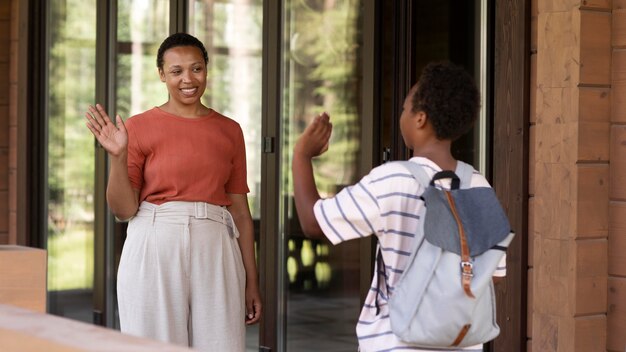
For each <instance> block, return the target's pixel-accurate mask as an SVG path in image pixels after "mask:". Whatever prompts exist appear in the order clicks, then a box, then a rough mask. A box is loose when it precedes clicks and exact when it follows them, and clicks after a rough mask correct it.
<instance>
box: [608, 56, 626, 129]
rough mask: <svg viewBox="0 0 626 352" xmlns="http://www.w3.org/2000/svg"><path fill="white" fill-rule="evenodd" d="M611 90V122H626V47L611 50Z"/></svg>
mask: <svg viewBox="0 0 626 352" xmlns="http://www.w3.org/2000/svg"><path fill="white" fill-rule="evenodd" d="M611 90H612V92H611V122H613V123H626V49H620V50H614V51H613V59H612V74H611Z"/></svg>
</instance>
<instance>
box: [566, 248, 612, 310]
mask: <svg viewBox="0 0 626 352" xmlns="http://www.w3.org/2000/svg"><path fill="white" fill-rule="evenodd" d="M607 245H608V243H607V241H606V239H598V240H582V241H581V240H579V241H576V258H575V260H576V279H575V286H576V288H575V289H576V299H575V301H574V302H572V303H573V304H574V307H572V308H573V309H572V312H573V313H574V315H576V316H581V315H591V314H597V315H604V313H605V312H606V297H607V292H606V291H607V275H606V273H607V266H608V259H607V255H606V253H607ZM577 319H578V318H577Z"/></svg>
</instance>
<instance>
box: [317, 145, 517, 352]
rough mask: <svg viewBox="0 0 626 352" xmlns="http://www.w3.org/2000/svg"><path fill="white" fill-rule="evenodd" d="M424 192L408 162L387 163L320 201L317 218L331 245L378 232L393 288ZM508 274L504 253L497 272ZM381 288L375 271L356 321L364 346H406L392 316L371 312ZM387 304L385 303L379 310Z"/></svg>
mask: <svg viewBox="0 0 626 352" xmlns="http://www.w3.org/2000/svg"><path fill="white" fill-rule="evenodd" d="M411 162H415V163H418V164H420V165H421V166H422V167H423V168H424V169H425V170H426V172H427V173H428V174H429V176H432V175H434V174H435V173H436V172H438V171H441V169H440V168H439V166H437V165H436V164H435V163H433V162H432V161H430V160H429V159H426V158H420V157H416V158H412V159H411ZM438 185H439V186H441V187H443V188H449V187H450V182H449V180H441V181H440V182H438ZM479 186H480V187H490V186H489V183H488V182H487V180H486V179H485V178H484V177H483V176H482V175H480V174H479V173H477V172H476V173H474V175H473V176H472V181H471V187H479ZM423 191H424V189H423V188H422V187H421V186H420V185H419V183H418V182H417V181H416V180H415V179H414V178H413V176H412V175H411V173H410V172H409V171H408V170H407V169H406V168H405V167H403V166H402V165H399V164H398V163H387V164H384V165H381V166H379V167H377V168H374V169H372V170H371V172H370V173H369V174H368V175H366V176H365V177H363V178H362V179H361V180H360V181H359V182H358V183H356V184H355V185H353V186H349V187H346V188H344V189H343V190H342V191H341V192H339V193H338V194H337V195H335V196H334V197H332V198H328V199H323V200H319V201H317V202H316V204H315V207H314V212H315V217H316V219H317V221H318V223H319V225H320V227H321V229H322V231H323V232H324V234H325V235H326V237H327V238H328V239H329V240H330V241H331V242H332V243H333V244H338V243H341V242H343V241H347V240H351V239H355V238H361V237H366V236H369V235H371V234H375V235H376V236H377V237H378V244H379V246H380V249H381V253H382V255H383V258H384V262H385V269H386V270H385V275H386V276H387V283H388V284H389V285H390V286H391V287H392V288H393V286H395V283H396V282H397V280H398V279H399V277H400V275H401V274H402V272H403V271H404V269H405V268H406V266H407V264H408V259H409V256H410V254H411V253H410V248H413V246H414V242H413V241H415V239H414V234H413V233H414V232H415V229H416V228H417V226H419V225H420V221H421V220H420V218H419V216H418V215H417V214H419V212H420V210H421V209H422V207H423V206H424V203H423V201H422V199H421V197H420V196H421V194H422V193H423ZM377 270H378V269H376V271H375V272H377ZM505 274H506V255H505V256H504V258H503V259H502V261H501V262H500V264H499V266H498V270H497V271H496V273H495V276H504V275H505ZM377 290H378V282H377V277H376V276H374V278H373V280H372V287H371V289H370V292H369V293H368V295H367V297H366V299H365V304H364V306H363V309H362V312H361V316H360V318H359V324H358V325H357V335H358V337H359V342H360V344H361V350H363V351H369V349H368V348H367V346H369V347H371V346H375V347H376V349H374V350H377V349H389V348H396V347H397V348H400V347H403V346H404V347H406V344H404V343H402V342H400V341H399V340H397V339H396V338H395V335H393V334H392V333H391V331H390V330H391V328H390V325H389V321H388V319H381V318H380V316H377V315H376V314H375V313H374V312H373V309H374V303H375V299H376V293H375V292H376V291H377ZM385 308H386V306H384V307H381V309H382V310H381V314H382V313H384V310H385ZM383 316H384V314H383ZM364 336H368V337H367V338H365V337H364ZM364 342H366V343H364Z"/></svg>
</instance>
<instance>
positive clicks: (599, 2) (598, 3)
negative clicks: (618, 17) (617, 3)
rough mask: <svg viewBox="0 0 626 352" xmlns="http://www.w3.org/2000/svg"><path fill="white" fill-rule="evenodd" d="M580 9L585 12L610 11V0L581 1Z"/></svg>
mask: <svg viewBox="0 0 626 352" xmlns="http://www.w3.org/2000/svg"><path fill="white" fill-rule="evenodd" d="M580 8H581V9H585V10H604V11H607V10H611V0H582V1H581V2H580Z"/></svg>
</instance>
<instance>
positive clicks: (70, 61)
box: [46, 0, 96, 322]
mask: <svg viewBox="0 0 626 352" xmlns="http://www.w3.org/2000/svg"><path fill="white" fill-rule="evenodd" d="M95 8H96V1H95V0H52V1H51V3H50V4H49V12H48V27H47V28H48V30H49V46H48V48H47V55H48V67H47V69H48V71H47V74H48V80H47V82H48V86H47V90H48V101H47V106H48V109H47V113H48V115H47V119H48V145H47V152H48V170H47V171H48V178H47V183H48V187H47V199H48V208H47V212H48V233H47V243H46V246H47V249H48V293H49V295H48V305H49V311H50V313H53V314H57V315H62V316H66V317H70V318H73V319H78V320H82V321H85V322H92V319H93V318H92V313H91V312H92V310H93V309H92V294H93V273H94V268H93V265H94V251H93V243H94V227H93V226H94V204H93V200H94V193H93V191H94V141H93V136H92V135H91V134H90V133H88V131H87V129H86V127H85V123H84V119H83V112H84V111H85V107H86V106H87V105H88V104H93V101H94V96H95V47H96V46H95V39H96V27H95V23H96V18H95Z"/></svg>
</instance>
